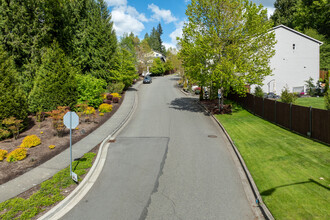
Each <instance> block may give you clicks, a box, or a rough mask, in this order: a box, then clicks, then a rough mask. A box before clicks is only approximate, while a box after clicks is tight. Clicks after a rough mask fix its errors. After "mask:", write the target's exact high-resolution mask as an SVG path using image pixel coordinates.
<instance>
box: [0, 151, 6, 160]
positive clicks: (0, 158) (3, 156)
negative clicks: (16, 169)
mask: <svg viewBox="0 0 330 220" xmlns="http://www.w3.org/2000/svg"><path fill="white" fill-rule="evenodd" d="M7 153H8V151H6V150H1V149H0V161H3V159H5V157H6V156H7Z"/></svg>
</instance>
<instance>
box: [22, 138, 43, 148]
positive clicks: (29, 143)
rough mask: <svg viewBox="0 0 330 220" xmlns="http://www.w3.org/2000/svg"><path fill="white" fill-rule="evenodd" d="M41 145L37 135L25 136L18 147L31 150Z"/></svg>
mask: <svg viewBox="0 0 330 220" xmlns="http://www.w3.org/2000/svg"><path fill="white" fill-rule="evenodd" d="M40 144H41V140H40V138H39V137H38V136H37V135H29V136H26V137H25V138H24V139H23V141H22V144H21V145H20V147H22V148H31V147H35V146H38V145H40Z"/></svg>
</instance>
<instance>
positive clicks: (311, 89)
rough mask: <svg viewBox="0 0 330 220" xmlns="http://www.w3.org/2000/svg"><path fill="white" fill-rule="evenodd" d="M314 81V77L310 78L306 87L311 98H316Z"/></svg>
mask: <svg viewBox="0 0 330 220" xmlns="http://www.w3.org/2000/svg"><path fill="white" fill-rule="evenodd" d="M313 80H314V79H313V78H312V77H309V79H308V80H306V81H305V83H306V84H305V85H306V87H307V91H308V94H309V95H310V96H314V95H315V85H314V83H313Z"/></svg>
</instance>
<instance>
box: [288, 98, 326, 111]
mask: <svg viewBox="0 0 330 220" xmlns="http://www.w3.org/2000/svg"><path fill="white" fill-rule="evenodd" d="M295 105H302V106H306V107H310V106H312V107H313V108H319V109H325V102H324V97H308V98H298V99H297V100H296V102H295Z"/></svg>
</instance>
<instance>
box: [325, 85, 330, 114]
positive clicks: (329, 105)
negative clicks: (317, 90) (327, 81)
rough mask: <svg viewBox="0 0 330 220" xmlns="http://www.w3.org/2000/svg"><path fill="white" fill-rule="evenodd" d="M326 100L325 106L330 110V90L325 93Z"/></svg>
mask: <svg viewBox="0 0 330 220" xmlns="http://www.w3.org/2000/svg"><path fill="white" fill-rule="evenodd" d="M324 102H325V108H326V109H327V110H330V90H328V91H327V92H326V93H325V94H324Z"/></svg>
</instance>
